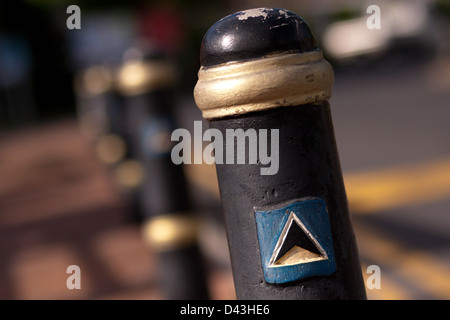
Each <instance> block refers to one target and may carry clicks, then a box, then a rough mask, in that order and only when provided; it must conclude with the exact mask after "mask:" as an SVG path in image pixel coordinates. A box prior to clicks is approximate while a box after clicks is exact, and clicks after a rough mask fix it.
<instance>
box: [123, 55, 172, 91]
mask: <svg viewBox="0 0 450 320" xmlns="http://www.w3.org/2000/svg"><path fill="white" fill-rule="evenodd" d="M177 77H178V74H177V70H176V67H175V66H174V65H173V63H170V62H168V61H141V60H130V61H127V62H126V63H125V64H124V66H123V67H122V68H121V69H120V70H119V71H118V75H117V83H116V87H117V90H118V91H119V92H120V93H121V94H123V95H124V96H134V95H139V94H144V93H147V92H148V90H157V89H161V88H166V87H169V86H172V85H173V84H174V83H175V82H176V81H177Z"/></svg>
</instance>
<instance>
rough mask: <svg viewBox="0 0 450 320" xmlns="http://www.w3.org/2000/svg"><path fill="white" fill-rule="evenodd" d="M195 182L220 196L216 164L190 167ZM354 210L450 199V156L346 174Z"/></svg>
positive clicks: (345, 179) (386, 208) (349, 197)
mask: <svg viewBox="0 0 450 320" xmlns="http://www.w3.org/2000/svg"><path fill="white" fill-rule="evenodd" d="M186 167H187V168H186V169H187V174H188V177H189V178H190V180H191V181H193V182H194V183H196V184H198V185H200V186H201V187H203V188H204V189H206V190H209V191H211V192H212V193H213V194H214V195H215V196H216V197H217V198H219V188H218V184H217V176H216V170H215V166H214V165H205V164H202V165H189V166H186ZM344 181H345V187H346V191H347V196H348V200H349V204H350V209H351V211H352V213H355V214H360V213H362V214H366V213H376V212H379V211H382V210H388V209H392V208H398V207H401V206H405V205H417V204H421V203H427V202H431V201H436V200H440V199H443V198H447V197H448V198H450V158H444V159H440V160H434V161H430V162H425V163H420V164H414V165H402V166H397V167H392V168H387V169H380V170H374V171H368V172H360V173H346V174H344Z"/></svg>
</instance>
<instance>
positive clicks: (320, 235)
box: [194, 8, 366, 299]
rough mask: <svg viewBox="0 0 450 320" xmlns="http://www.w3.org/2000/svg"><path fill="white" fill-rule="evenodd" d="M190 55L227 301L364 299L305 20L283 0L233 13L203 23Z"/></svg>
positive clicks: (322, 82) (319, 62) (326, 89)
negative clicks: (206, 135) (221, 235)
mask: <svg viewBox="0 0 450 320" xmlns="http://www.w3.org/2000/svg"><path fill="white" fill-rule="evenodd" d="M200 55H201V57H200V60H201V65H202V66H201V68H200V70H199V73H198V82H197V85H196V87H195V89H194V96H195V100H196V103H197V105H198V107H199V108H200V109H201V110H202V113H203V117H204V118H205V119H207V120H208V121H209V124H210V130H213V132H212V133H214V135H215V136H219V135H220V134H221V136H222V138H223V149H222V151H223V153H222V155H223V157H222V159H217V157H216V168H217V175H218V180H219V188H220V195H221V200H222V205H223V211H224V215H225V223H226V228H227V236H228V243H229V249H230V255H231V262H232V269H233V276H234V281H235V288H236V293H237V298H238V299H365V298H366V294H365V289H364V283H363V280H362V273H361V267H360V262H359V258H358V252H357V247H356V241H355V237H354V234H353V229H352V225H351V221H350V217H349V211H348V204H347V198H346V193H345V188H344V183H343V178H342V173H341V169H340V163H339V156H338V151H337V148H336V142H335V137H334V131H333V125H332V120H331V114H330V107H329V103H328V99H329V98H330V96H331V87H332V84H333V70H332V67H331V66H330V64H329V63H328V62H326V61H325V60H324V59H323V55H322V52H321V50H320V49H319V48H318V46H317V43H316V40H315V39H314V37H313V35H312V33H311V31H310V29H309V27H308V25H307V24H306V23H305V21H304V20H302V18H300V17H299V16H297V15H296V14H294V13H292V12H290V11H288V10H284V9H271V8H259V9H251V10H246V11H242V12H237V13H234V14H232V15H229V16H227V17H225V18H223V19H221V20H220V21H218V22H216V23H215V24H214V25H213V26H212V27H211V28H210V29H209V30H208V32H207V33H206V35H205V36H204V39H203V42H202V46H201V54H200ZM239 129H242V131H241V130H239ZM216 142H217V141H216ZM220 147H221V146H220V143H216V144H215V151H216V155H217V150H218V148H220ZM218 160H220V161H218Z"/></svg>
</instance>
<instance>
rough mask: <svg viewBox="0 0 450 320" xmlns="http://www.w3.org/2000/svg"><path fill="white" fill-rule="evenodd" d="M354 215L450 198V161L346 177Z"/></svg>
mask: <svg viewBox="0 0 450 320" xmlns="http://www.w3.org/2000/svg"><path fill="white" fill-rule="evenodd" d="M344 181H345V187H346V190H347V196H348V200H349V204H350V210H351V211H352V213H356V214H358V213H376V212H379V211H382V210H386V209H391V208H396V207H401V206H404V205H414V204H420V203H426V202H431V201H436V200H439V199H442V198H446V197H450V158H447V159H441V160H438V161H432V162H427V163H422V164H418V165H417V164H416V165H408V166H399V167H395V168H388V169H382V170H378V171H371V172H362V173H352V174H345V175H344Z"/></svg>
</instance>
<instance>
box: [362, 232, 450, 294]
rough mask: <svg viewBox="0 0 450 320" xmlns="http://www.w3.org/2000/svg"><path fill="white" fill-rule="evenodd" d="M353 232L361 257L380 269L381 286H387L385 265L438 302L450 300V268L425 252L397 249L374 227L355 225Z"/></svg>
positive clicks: (398, 246)
mask: <svg viewBox="0 0 450 320" xmlns="http://www.w3.org/2000/svg"><path fill="white" fill-rule="evenodd" d="M354 229H355V234H356V238H357V241H358V248H359V252H360V253H361V255H362V256H364V257H366V258H367V259H369V260H370V261H374V264H377V265H379V266H380V268H381V286H382V287H383V284H384V285H387V281H386V280H383V266H384V267H389V268H390V269H391V270H393V272H395V273H397V274H398V275H399V276H400V277H402V278H403V279H405V280H406V281H407V282H408V283H412V284H413V285H415V286H416V287H418V288H419V289H420V290H422V291H424V292H426V293H428V294H431V295H433V296H435V297H436V298H437V299H445V300H448V299H450V269H449V267H448V266H447V265H445V264H444V263H443V262H442V261H440V260H439V259H437V258H436V257H435V256H433V255H431V254H428V253H427V252H424V251H419V250H414V249H412V248H406V247H403V246H400V245H398V244H397V243H395V242H393V241H392V240H391V239H388V238H387V237H386V236H385V235H383V234H381V233H379V232H376V231H375V230H373V228H367V227H363V226H361V225H359V224H356V225H355V228H354Z"/></svg>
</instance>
